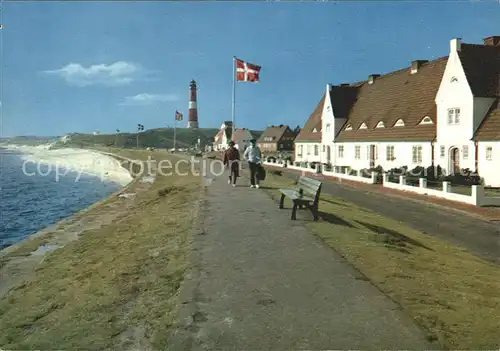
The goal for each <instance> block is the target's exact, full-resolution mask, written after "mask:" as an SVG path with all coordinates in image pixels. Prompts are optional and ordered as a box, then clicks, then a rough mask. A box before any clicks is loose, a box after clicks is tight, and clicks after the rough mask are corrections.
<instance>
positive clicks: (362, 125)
mask: <svg viewBox="0 0 500 351" xmlns="http://www.w3.org/2000/svg"><path fill="white" fill-rule="evenodd" d="M366 128H368V127H367V126H366V124H365V122H363V123H361V125H360V126H359V129H366Z"/></svg>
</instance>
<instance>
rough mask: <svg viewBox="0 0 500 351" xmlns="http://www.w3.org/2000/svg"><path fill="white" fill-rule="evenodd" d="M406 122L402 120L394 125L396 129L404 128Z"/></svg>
mask: <svg viewBox="0 0 500 351" xmlns="http://www.w3.org/2000/svg"><path fill="white" fill-rule="evenodd" d="M404 125H405V122H404V121H403V120H402V119H398V120H397V121H396V123H394V127H404Z"/></svg>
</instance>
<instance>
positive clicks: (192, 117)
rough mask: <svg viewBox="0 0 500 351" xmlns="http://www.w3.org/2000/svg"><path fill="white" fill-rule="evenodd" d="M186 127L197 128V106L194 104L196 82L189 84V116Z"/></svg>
mask: <svg viewBox="0 0 500 351" xmlns="http://www.w3.org/2000/svg"><path fill="white" fill-rule="evenodd" d="M187 127H188V128H198V106H197V105H196V82H195V81H194V80H192V81H191V83H190V84H189V118H188V125H187Z"/></svg>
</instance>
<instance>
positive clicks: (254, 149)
mask: <svg viewBox="0 0 500 351" xmlns="http://www.w3.org/2000/svg"><path fill="white" fill-rule="evenodd" d="M256 143H257V141H256V140H255V139H252V140H250V145H249V146H248V147H247V148H246V150H245V153H244V154H243V156H244V158H245V160H246V161H247V162H248V167H249V168H250V187H251V188H258V187H259V183H260V181H259V178H258V177H257V172H258V171H259V167H262V166H261V159H262V153H261V151H260V148H259V147H258V146H257V144H256Z"/></svg>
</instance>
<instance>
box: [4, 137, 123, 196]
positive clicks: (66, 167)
mask: <svg viewBox="0 0 500 351" xmlns="http://www.w3.org/2000/svg"><path fill="white" fill-rule="evenodd" d="M7 149H10V150H12V151H17V152H19V153H20V154H21V158H22V159H23V161H24V164H25V165H26V166H27V167H28V166H30V167H31V168H33V166H35V168H36V170H37V171H38V172H40V173H42V172H43V174H52V173H54V174H55V175H56V176H67V175H70V174H69V173H70V172H73V174H71V176H73V175H76V176H78V174H80V175H82V174H86V175H90V176H97V177H100V178H101V179H103V180H108V181H112V182H115V183H119V184H120V185H122V186H125V185H127V184H128V183H130V182H131V181H132V179H133V178H132V176H131V174H130V172H129V171H128V170H127V169H125V168H123V167H122V165H121V163H120V161H118V160H117V159H115V158H113V157H111V156H108V155H104V154H101V153H99V152H95V151H91V150H84V149H69V148H68V149H56V150H50V144H46V145H39V146H21V145H7ZM42 165H45V167H42ZM31 172H33V171H31ZM75 173H76V174H75Z"/></svg>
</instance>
